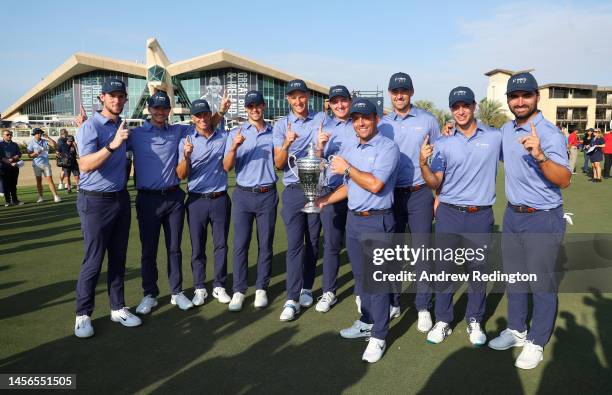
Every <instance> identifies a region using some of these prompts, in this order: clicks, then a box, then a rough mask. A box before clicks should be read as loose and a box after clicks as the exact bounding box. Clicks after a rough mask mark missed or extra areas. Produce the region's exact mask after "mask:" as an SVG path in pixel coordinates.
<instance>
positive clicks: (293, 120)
mask: <svg viewBox="0 0 612 395" xmlns="http://www.w3.org/2000/svg"><path fill="white" fill-rule="evenodd" d="M287 118H288V119H289V121H290V122H291V123H295V121H297V120H298V119H300V118H298V117H297V116H296V115H295V114H294V113H293V110H289V115H287ZM309 119H314V114H313V112H312V111H308V115H306V118H304V119H303V120H302V122H303V121H307V120H309Z"/></svg>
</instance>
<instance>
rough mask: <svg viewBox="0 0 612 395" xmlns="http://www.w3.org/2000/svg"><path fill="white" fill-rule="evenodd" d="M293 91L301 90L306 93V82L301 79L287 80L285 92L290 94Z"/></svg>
mask: <svg viewBox="0 0 612 395" xmlns="http://www.w3.org/2000/svg"><path fill="white" fill-rule="evenodd" d="M293 91H302V92H306V93H308V87H307V86H306V83H305V82H304V81H302V80H292V81H289V82H287V94H290V93H291V92H293Z"/></svg>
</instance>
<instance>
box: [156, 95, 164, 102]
mask: <svg viewBox="0 0 612 395" xmlns="http://www.w3.org/2000/svg"><path fill="white" fill-rule="evenodd" d="M155 100H159V101H166V98H165V97H164V96H157V97H155Z"/></svg>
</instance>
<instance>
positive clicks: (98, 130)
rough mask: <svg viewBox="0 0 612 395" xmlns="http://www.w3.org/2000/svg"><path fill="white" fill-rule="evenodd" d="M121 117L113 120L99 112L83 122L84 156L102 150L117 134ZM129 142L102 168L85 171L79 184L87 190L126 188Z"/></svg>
mask: <svg viewBox="0 0 612 395" xmlns="http://www.w3.org/2000/svg"><path fill="white" fill-rule="evenodd" d="M121 122H122V121H121V119H120V118H119V119H117V122H113V121H112V120H111V119H108V118H106V117H105V116H104V115H102V114H100V113H99V112H96V113H94V115H93V117H91V118H89V119H88V120H87V121H85V122H84V123H83V125H81V127H80V128H79V130H78V132H77V135H76V142H77V145H78V147H79V148H78V149H79V155H80V156H81V157H83V156H86V155H90V154H93V153H95V152H98V151H100V150H101V149H102V148H104V147H105V146H106V145H108V144H109V143H110V142H111V141H113V139H114V138H115V134H116V133H117V129H118V128H119V125H121ZM125 150H126V145H125V144H121V146H120V147H119V148H117V149H116V150H115V152H113V153H112V154H111V156H110V157H109V158H108V159H107V160H106V162H104V163H103V164H102V166H100V167H99V168H98V169H96V170H93V171H89V172H81V176H80V178H79V188H81V189H83V190H85V191H98V192H117V191H121V190H123V189H125V183H126V181H127V170H126V166H127V159H126V156H125Z"/></svg>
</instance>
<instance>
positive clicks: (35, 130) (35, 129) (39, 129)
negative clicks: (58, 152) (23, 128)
mask: <svg viewBox="0 0 612 395" xmlns="http://www.w3.org/2000/svg"><path fill="white" fill-rule="evenodd" d="M39 133H40V134H45V131H44V130H42V129H41V128H34V129H32V136H34V135H35V134H39Z"/></svg>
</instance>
